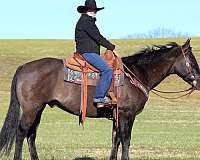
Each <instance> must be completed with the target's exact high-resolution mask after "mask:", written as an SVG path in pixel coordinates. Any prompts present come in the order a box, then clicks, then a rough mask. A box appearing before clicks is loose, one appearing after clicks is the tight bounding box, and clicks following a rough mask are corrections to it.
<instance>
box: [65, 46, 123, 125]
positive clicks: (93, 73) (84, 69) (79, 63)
mask: <svg viewBox="0 0 200 160" xmlns="http://www.w3.org/2000/svg"><path fill="white" fill-rule="evenodd" d="M102 58H103V59H104V60H105V61H106V62H107V63H108V65H109V66H110V67H111V68H112V70H113V80H112V83H111V86H110V89H109V92H108V93H109V95H110V97H111V99H112V103H111V104H110V105H107V106H106V107H114V106H117V97H118V91H119V88H120V86H122V85H123V81H124V72H123V71H124V70H123V64H122V60H121V58H119V57H117V56H115V55H114V54H113V52H112V51H109V50H107V51H106V52H105V54H104V55H103V56H102ZM63 63H64V80H65V81H67V82H71V83H76V84H80V85H81V107H80V113H81V114H80V115H81V121H80V123H82V125H83V124H84V122H85V118H86V109H87V89H88V88H87V86H88V85H91V86H96V83H97V81H98V79H99V71H98V70H97V69H96V68H95V67H93V66H92V65H90V64H89V63H87V62H86V61H85V59H84V58H83V57H82V56H81V55H80V54H79V53H74V56H73V57H72V58H69V59H63ZM100 107H105V106H104V105H99V106H97V108H100ZM116 113H117V112H116Z"/></svg>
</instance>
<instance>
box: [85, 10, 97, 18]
mask: <svg viewBox="0 0 200 160" xmlns="http://www.w3.org/2000/svg"><path fill="white" fill-rule="evenodd" d="M87 14H88V15H89V16H92V17H96V14H97V11H96V10H88V11H87Z"/></svg>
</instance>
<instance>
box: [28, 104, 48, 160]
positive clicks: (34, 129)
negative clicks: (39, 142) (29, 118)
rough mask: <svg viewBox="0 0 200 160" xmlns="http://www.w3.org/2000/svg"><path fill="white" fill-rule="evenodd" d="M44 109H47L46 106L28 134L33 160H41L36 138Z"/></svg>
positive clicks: (39, 113) (38, 114)
mask: <svg viewBox="0 0 200 160" xmlns="http://www.w3.org/2000/svg"><path fill="white" fill-rule="evenodd" d="M44 108H45V105H43V108H42V109H41V110H40V111H39V112H38V113H37V116H36V118H35V120H34V122H33V125H32V126H31V127H30V129H29V131H28V134H27V142H28V146H29V152H30V157H31V160H39V158H38V155H37V151H36V146H35V138H36V132H37V128H38V125H39V123H40V119H41V115H42V112H43V110H44Z"/></svg>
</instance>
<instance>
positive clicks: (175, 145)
mask: <svg viewBox="0 0 200 160" xmlns="http://www.w3.org/2000/svg"><path fill="white" fill-rule="evenodd" d="M171 41H175V42H178V43H179V44H183V42H184V41H185V40H184V39H145V40H144V39H133V40H113V42H114V43H115V44H117V46H118V50H119V53H120V55H121V56H124V55H128V54H132V53H135V52H136V51H138V50H140V49H142V48H144V47H145V46H146V45H152V44H165V43H168V42H171ZM192 46H193V53H194V54H195V56H196V58H197V60H198V62H199V63H200V38H193V39H192ZM74 48H75V47H74V43H73V41H70V40H0V127H1V126H2V124H3V122H4V118H5V116H6V113H7V109H8V104H9V98H10V95H9V94H10V92H9V90H10V83H11V80H12V76H13V74H14V72H15V70H16V68H17V66H19V65H20V64H23V63H25V62H28V61H32V60H35V59H38V58H42V57H56V58H63V57H69V56H71V55H72V54H73V52H74ZM187 87H189V86H188V85H187V84H185V83H184V82H183V81H182V80H181V79H180V78H178V77H176V76H171V77H169V78H167V79H166V80H165V81H164V82H162V83H161V84H160V85H159V86H158V88H159V89H163V90H180V89H185V88H187ZM199 98H200V97H199V93H198V92H195V93H194V94H193V95H191V96H190V97H186V98H182V99H178V100H163V99H161V98H159V97H157V96H155V95H153V94H150V98H149V101H148V103H147V104H146V106H145V109H144V111H143V112H142V113H141V114H140V115H138V116H137V118H136V121H135V124H134V128H133V132H132V140H131V146H130V157H131V159H135V160H154V159H157V160H169V159H170V160H184V159H188V160H194V159H195V160H198V159H200V104H199V102H200V100H199ZM111 129H112V122H111V121H109V120H107V119H90V118H87V120H86V126H85V129H84V130H83V129H82V127H80V126H79V125H78V117H76V116H72V115H70V114H68V113H66V112H63V111H61V110H59V109H58V108H53V109H51V108H49V107H46V109H45V111H44V113H43V115H42V120H41V124H40V126H39V129H38V135H37V140H36V143H37V144H36V145H37V149H38V154H39V157H40V159H41V160H46V159H48V160H50V159H51V160H68V159H74V160H80V159H82V160H93V159H108V157H109V155H110V149H111ZM120 153H121V150H120ZM120 153H119V155H120ZM12 156H13V151H12V155H11V157H8V159H11V158H12ZM23 157H24V159H29V153H28V148H27V144H26V141H25V143H24V149H23ZM4 159H6V158H5V157H4Z"/></svg>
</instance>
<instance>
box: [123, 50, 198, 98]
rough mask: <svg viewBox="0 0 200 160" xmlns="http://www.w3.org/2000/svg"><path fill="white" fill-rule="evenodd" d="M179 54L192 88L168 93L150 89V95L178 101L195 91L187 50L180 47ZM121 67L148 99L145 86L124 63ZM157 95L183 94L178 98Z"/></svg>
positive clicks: (195, 82) (194, 81) (195, 81)
mask: <svg viewBox="0 0 200 160" xmlns="http://www.w3.org/2000/svg"><path fill="white" fill-rule="evenodd" d="M181 53H182V54H183V57H184V59H185V65H186V67H187V71H188V72H187V73H188V75H187V77H190V78H192V79H194V80H193V82H192V83H193V85H192V87H190V88H188V89H185V90H181V91H170V92H168V91H160V90H157V89H152V91H151V92H152V93H154V94H155V95H157V96H159V97H161V98H164V99H178V98H181V97H185V96H189V95H190V94H191V93H192V92H193V91H194V90H196V87H195V85H196V84H197V80H196V79H195V75H194V74H193V72H192V66H191V63H190V61H189V59H188V58H187V57H186V54H187V53H188V48H186V49H183V48H182V46H181ZM123 66H124V67H125V68H126V70H127V71H128V73H127V72H124V73H125V75H126V76H127V77H128V78H130V82H131V84H133V85H135V86H136V87H138V88H140V89H141V90H142V91H143V93H144V94H145V95H146V96H147V97H148V92H149V90H148V89H147V88H146V87H145V86H147V85H144V83H143V82H141V80H140V79H139V78H138V77H137V76H136V75H135V74H134V73H133V72H132V71H131V70H130V69H129V68H128V67H127V66H126V65H125V64H124V63H123ZM187 77H186V78H187ZM159 93H185V94H184V95H181V96H178V97H165V96H162V95H160V94H159Z"/></svg>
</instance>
